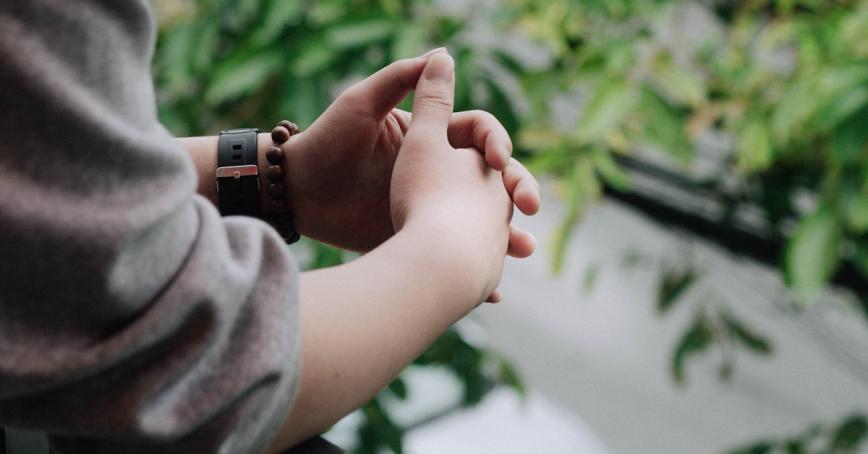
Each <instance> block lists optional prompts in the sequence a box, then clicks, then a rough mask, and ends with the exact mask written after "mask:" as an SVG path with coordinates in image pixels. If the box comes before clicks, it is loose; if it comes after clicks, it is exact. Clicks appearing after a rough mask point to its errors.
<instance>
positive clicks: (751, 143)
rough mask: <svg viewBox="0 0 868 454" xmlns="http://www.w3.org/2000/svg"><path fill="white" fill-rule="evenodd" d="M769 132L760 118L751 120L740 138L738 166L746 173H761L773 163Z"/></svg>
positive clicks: (737, 157)
mask: <svg viewBox="0 0 868 454" xmlns="http://www.w3.org/2000/svg"><path fill="white" fill-rule="evenodd" d="M772 159H773V154H772V144H771V138H770V137H769V131H768V129H767V128H766V126H765V124H764V123H763V122H762V120H761V119H760V118H758V117H754V118H750V119H748V121H747V124H746V125H745V126H744V127H743V128H742V130H741V134H740V135H739V138H738V149H737V151H736V165H737V166H738V168H739V169H741V171H743V172H745V173H754V172H761V171H763V170H766V169H767V168H768V167H769V166H770V165H771V163H772Z"/></svg>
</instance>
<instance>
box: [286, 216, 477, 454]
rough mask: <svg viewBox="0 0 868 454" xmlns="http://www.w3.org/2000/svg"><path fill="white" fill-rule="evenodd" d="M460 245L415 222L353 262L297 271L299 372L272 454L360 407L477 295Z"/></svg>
mask: <svg viewBox="0 0 868 454" xmlns="http://www.w3.org/2000/svg"><path fill="white" fill-rule="evenodd" d="M433 239H440V240H439V241H436V240H433ZM462 249H464V248H463V247H462V246H461V245H460V244H457V243H452V242H450V241H449V240H448V238H447V237H446V235H445V232H443V231H442V230H439V229H438V228H437V227H435V226H433V225H432V224H424V223H419V224H416V225H408V226H406V227H405V228H404V229H403V230H401V232H399V233H398V234H396V235H395V236H394V237H393V238H391V239H390V240H389V241H387V242H386V243H384V244H383V245H381V246H380V247H378V248H377V249H375V250H373V251H371V252H370V253H369V254H367V255H365V256H363V257H361V258H359V259H358V260H356V261H354V262H351V263H349V264H345V265H342V266H339V267H335V268H329V269H324V270H319V271H312V272H308V273H304V274H302V277H301V337H302V358H303V364H302V377H301V383H300V387H299V391H298V396H297V398H296V401H295V404H294V406H293V409H292V414H291V415H290V417H289V418H288V420H287V421H286V423H285V424H284V426H283V427H282V429H281V431H280V434H279V436H278V437H277V438H276V440H275V442H274V443H273V444H272V448H273V449H272V451H273V452H278V451H280V450H281V449H285V448H287V447H289V446H293V445H294V444H296V443H298V442H300V441H302V440H304V439H306V438H309V437H311V436H313V435H316V434H318V433H321V432H322V431H324V430H326V429H327V428H328V427H329V426H331V425H332V424H334V423H335V422H337V421H338V420H339V419H340V418H342V417H343V416H345V415H346V414H348V413H349V412H351V411H353V410H354V409H356V408H358V407H360V406H361V405H363V404H364V403H365V402H367V401H368V400H369V399H370V398H372V397H373V396H374V395H375V394H376V393H377V392H378V391H379V390H380V389H381V388H382V387H383V386H385V385H387V384H388V383H389V382H390V381H391V380H392V379H393V378H394V377H395V376H396V375H397V374H398V373H399V372H400V370H401V369H402V368H403V367H405V366H406V365H407V364H408V363H409V362H410V361H412V360H413V359H414V358H416V357H417V356H418V355H419V354H421V352H422V351H424V349H425V348H426V347H427V346H428V345H430V344H431V342H433V341H434V340H435V339H436V338H437V337H438V336H439V335H440V334H441V333H442V332H443V331H445V330H446V329H447V328H448V327H449V326H450V325H451V324H452V323H454V322H455V321H456V320H458V319H459V318H461V317H463V316H464V315H465V314H467V313H468V312H469V311H470V310H471V309H472V308H474V307H475V306H476V305H477V304H478V303H479V302H480V301H481V300H482V298H483V297H484V296H483V293H484V289H483V288H482V287H483V283H482V279H481V278H480V276H479V274H480V273H479V272H478V269H477V268H478V266H477V264H475V263H473V262H472V259H471V260H467V261H464V259H462V257H464V256H466V254H465V253H464V252H463V251H462ZM465 250H466V249H465Z"/></svg>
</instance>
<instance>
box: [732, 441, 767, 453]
mask: <svg viewBox="0 0 868 454" xmlns="http://www.w3.org/2000/svg"><path fill="white" fill-rule="evenodd" d="M774 447H775V445H774V443H772V442H769V441H761V442H758V443H756V444H753V445H751V446H748V447H746V448H739V449H735V450H732V451H729V452H728V453H727V454H769V453H771V452H772V450H773V449H774Z"/></svg>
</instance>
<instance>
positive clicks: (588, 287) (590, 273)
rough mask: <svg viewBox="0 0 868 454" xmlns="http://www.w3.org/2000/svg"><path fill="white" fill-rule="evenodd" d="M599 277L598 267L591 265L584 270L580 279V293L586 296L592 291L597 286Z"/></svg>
mask: <svg viewBox="0 0 868 454" xmlns="http://www.w3.org/2000/svg"><path fill="white" fill-rule="evenodd" d="M599 276H600V267H599V266H598V265H591V266H589V267H588V269H586V270H585V273H584V276H583V277H582V292H583V293H585V294H586V295H587V294H589V293H591V292H593V291H594V286H596V284H597V278H598V277H599Z"/></svg>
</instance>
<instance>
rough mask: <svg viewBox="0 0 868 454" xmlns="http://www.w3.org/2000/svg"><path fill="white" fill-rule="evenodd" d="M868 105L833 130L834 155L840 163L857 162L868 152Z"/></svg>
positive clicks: (832, 147)
mask: <svg viewBox="0 0 868 454" xmlns="http://www.w3.org/2000/svg"><path fill="white" fill-rule="evenodd" d="M866 125H868V107H865V108H863V109H862V110H860V111H859V112H857V113H856V114H854V115H853V116H852V117H850V118H849V119H847V120H846V121H845V122H843V123H842V124H841V125H840V127H838V129H836V130H835V131H833V132H832V138H831V140H830V143H829V144H830V146H831V150H832V157H833V158H834V160H835V162H836V163H837V164H838V165H841V166H845V165H852V164H857V163H858V162H859V160H860V159H861V158H862V157H864V156H865V155H866V153H868V127H866Z"/></svg>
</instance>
